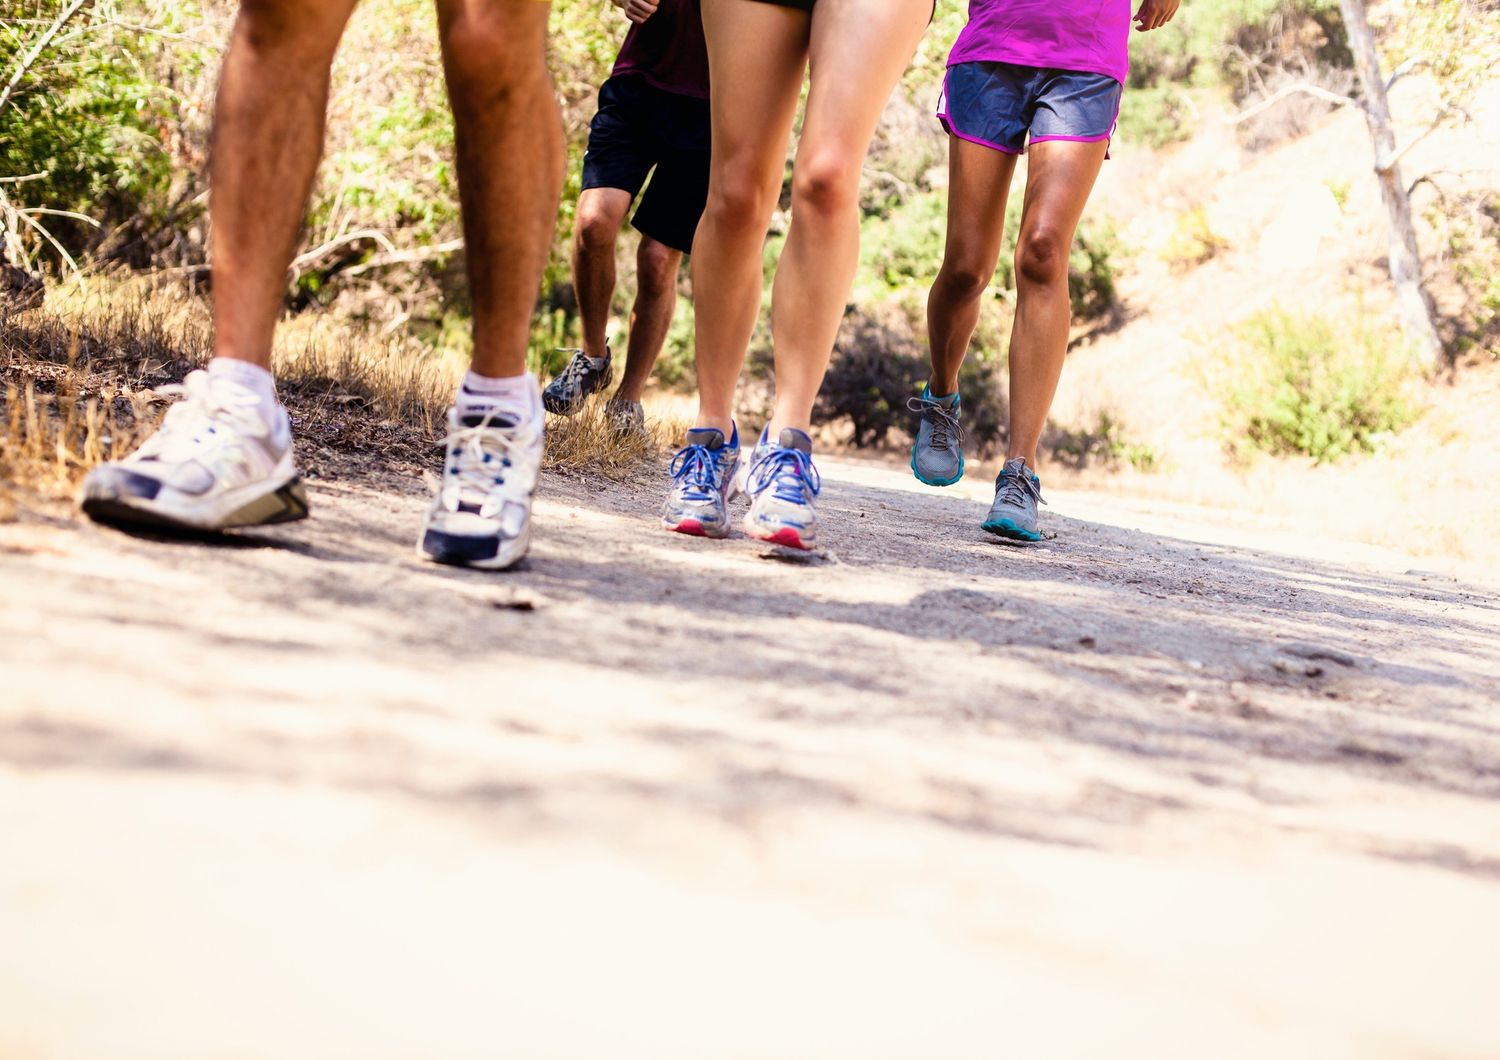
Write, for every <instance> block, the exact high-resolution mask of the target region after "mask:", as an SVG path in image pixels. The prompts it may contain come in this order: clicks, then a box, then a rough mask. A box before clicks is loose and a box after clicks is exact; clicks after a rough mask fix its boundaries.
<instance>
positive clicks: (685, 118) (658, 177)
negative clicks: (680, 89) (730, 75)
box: [583, 74, 711, 254]
mask: <svg viewBox="0 0 1500 1060" xmlns="http://www.w3.org/2000/svg"><path fill="white" fill-rule="evenodd" d="M710 136H711V133H710V128H709V117H708V100H706V99H696V98H694V97H692V96H684V95H681V94H679V93H676V92H667V91H664V90H663V89H660V88H657V87H656V86H655V85H653V84H651V83H650V82H649V81H647V80H646V79H645V78H644V77H642V76H640V75H639V74H623V75H621V76H620V77H611V78H610V79H609V80H608V81H606V82H604V84H603V85H601V86H600V88H599V112H598V113H597V114H595V115H594V120H593V123H592V124H591V125H590V126H589V144H588V149H587V150H586V151H585V152H584V155H583V187H584V188H585V189H587V188H619V189H620V190H622V191H628V192H629V193H630V194H631V196H632V197H634V196H635V195H636V194H638V193H639V192H640V190H641V186H642V185H644V184H645V183H646V177H647V175H650V177H651V183H650V185H649V186H647V187H646V193H645V194H644V195H641V198H640V204H639V205H638V206H636V209H635V216H634V217H633V218H632V219H631V223H632V224H634V225H635V227H636V230H637V231H639V232H641V233H643V234H645V235H648V236H650V237H651V238H652V239H654V240H656V241H657V242H659V243H665V244H666V245H667V246H669V247H671V248H673V249H674V250H680V251H682V252H683V253H684V254H687V253H691V251H692V249H693V233H695V232H696V231H697V230H698V221H699V220H700V219H701V218H702V217H703V207H704V205H705V204H706V203H707V202H708V159H709V151H708V149H709V143H710ZM653 170H654V172H653Z"/></svg>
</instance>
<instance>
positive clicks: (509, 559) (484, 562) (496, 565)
mask: <svg viewBox="0 0 1500 1060" xmlns="http://www.w3.org/2000/svg"><path fill="white" fill-rule="evenodd" d="M425 538H426V534H425V533H424V534H423V539H424V540H423V541H418V542H417V550H416V551H417V558H418V559H422V560H426V561H427V562H428V563H436V564H438V565H439V566H443V567H464V568H467V569H469V570H487V571H501V570H509V569H510V568H511V567H514V566H515V565H516V564H517V563H520V562H521V561H522V560H523V559H525V558H526V554H527V553H528V552H530V551H531V526H530V524H529V523H528V524H527V526H526V530H525V532H524V533H522V535H521V536H520V537H519V538H517V539H516V540H517V542H518V543H519V544H518V547H516V549H515V551H514V552H513V553H512V554H511V555H509V556H505V557H504V558H502V557H501V556H499V555H498V554H497V555H496V556H495V558H493V559H468V558H466V557H463V556H459V555H457V554H443V553H437V552H428V551H427V549H426V548H425V547H424V545H425Z"/></svg>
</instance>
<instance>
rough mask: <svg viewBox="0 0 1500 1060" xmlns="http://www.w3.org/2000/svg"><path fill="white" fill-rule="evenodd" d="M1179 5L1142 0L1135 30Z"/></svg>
mask: <svg viewBox="0 0 1500 1060" xmlns="http://www.w3.org/2000/svg"><path fill="white" fill-rule="evenodd" d="M632 2H634V0H632ZM1178 3H1179V0H1141V6H1140V7H1139V8H1137V9H1136V12H1135V28H1136V29H1137V30H1138V31H1139V32H1141V33H1145V32H1146V31H1148V30H1153V29H1161V28H1162V27H1163V26H1165V25H1166V24H1167V23H1168V22H1171V21H1172V16H1173V15H1175V14H1177V5H1178Z"/></svg>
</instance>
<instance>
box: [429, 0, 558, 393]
mask: <svg viewBox="0 0 1500 1060" xmlns="http://www.w3.org/2000/svg"><path fill="white" fill-rule="evenodd" d="M548 10H549V7H548V5H547V4H546V3H543V2H538V0H438V27H439V33H440V35H441V38H442V45H443V70H444V73H445V75H446V77H447V81H448V95H449V98H450V99H451V100H452V104H453V120H454V132H455V135H454V140H455V144H456V147H457V155H458V188H459V199H460V202H461V204H462V206H463V219H464V244H465V259H466V261H467V264H468V271H469V290H470V296H471V298H472V299H473V303H474V358H473V362H472V368H473V370H474V371H475V372H476V373H478V374H479V375H482V376H486V377H491V378H509V377H514V376H521V375H524V374H525V372H526V347H527V342H528V340H529V338H530V335H531V318H532V313H533V312H534V310H535V308H536V300H537V294H538V288H539V286H540V284H541V278H542V271H543V269H545V268H546V265H547V255H548V253H549V252H550V249H551V245H552V229H553V226H554V225H555V223H556V220H557V202H558V197H559V195H560V194H561V191H562V178H563V164H564V162H563V141H562V118H561V115H560V113H559V111H558V109H557V98H556V96H555V95H554V94H553V92H552V77H551V75H550V74H549V73H548V71H547V62H546V43H547V16H548Z"/></svg>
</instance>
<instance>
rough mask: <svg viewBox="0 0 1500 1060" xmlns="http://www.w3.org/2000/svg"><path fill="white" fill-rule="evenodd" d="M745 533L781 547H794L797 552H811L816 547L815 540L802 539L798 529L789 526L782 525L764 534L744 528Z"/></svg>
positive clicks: (757, 539) (755, 538)
mask: <svg viewBox="0 0 1500 1060" xmlns="http://www.w3.org/2000/svg"><path fill="white" fill-rule="evenodd" d="M745 533H746V534H747V535H748V536H749V537H751V538H753V539H754V540H756V541H764V542H765V543H766V544H768V545H780V546H781V547H782V548H795V549H796V550H797V551H799V552H811V551H813V549H814V548H815V547H816V542H815V540H809V541H804V540H802V534H801V532H800V531H799V530H797V529H796V528H794V527H790V526H783V527H782V528H781V529H780V530H777V531H775V532H774V533H770V534H765V533H759V532H754V533H752V532H751V531H750V530H749V529H746V531H745Z"/></svg>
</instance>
